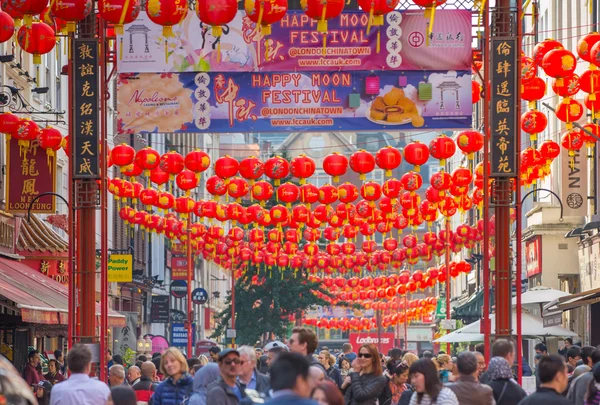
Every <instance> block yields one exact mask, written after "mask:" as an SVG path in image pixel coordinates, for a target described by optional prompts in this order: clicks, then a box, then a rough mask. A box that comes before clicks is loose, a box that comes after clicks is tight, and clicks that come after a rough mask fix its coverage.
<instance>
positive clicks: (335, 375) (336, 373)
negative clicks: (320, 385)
mask: <svg viewBox="0 0 600 405" xmlns="http://www.w3.org/2000/svg"><path fill="white" fill-rule="evenodd" d="M319 363H321V365H322V366H323V367H324V368H325V371H326V372H327V377H329V379H330V380H331V381H333V382H334V383H335V385H337V386H338V387H341V386H342V375H341V374H340V370H338V369H337V368H335V367H333V365H334V364H335V358H332V357H331V354H330V353H329V351H328V350H321V353H319Z"/></svg>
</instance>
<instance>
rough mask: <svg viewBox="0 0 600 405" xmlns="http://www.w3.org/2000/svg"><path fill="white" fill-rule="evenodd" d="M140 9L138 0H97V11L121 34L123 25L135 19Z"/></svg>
mask: <svg viewBox="0 0 600 405" xmlns="http://www.w3.org/2000/svg"><path fill="white" fill-rule="evenodd" d="M140 10H141V5H140V0H98V13H99V14H100V15H101V16H102V18H103V19H105V20H106V21H108V22H109V23H111V24H113V25H114V26H115V32H116V33H117V34H119V35H123V25H124V24H129V23H131V22H133V21H135V19H136V18H137V17H138V15H139V14H140Z"/></svg>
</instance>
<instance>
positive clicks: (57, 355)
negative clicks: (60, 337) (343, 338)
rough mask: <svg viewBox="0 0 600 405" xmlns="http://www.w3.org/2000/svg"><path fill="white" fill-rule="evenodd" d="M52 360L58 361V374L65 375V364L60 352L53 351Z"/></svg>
mask: <svg viewBox="0 0 600 405" xmlns="http://www.w3.org/2000/svg"><path fill="white" fill-rule="evenodd" d="M54 358H55V359H56V361H58V366H59V368H60V370H59V371H60V373H61V374H62V375H65V376H66V375H67V365H66V364H65V356H64V355H63V352H62V351H61V350H55V351H54Z"/></svg>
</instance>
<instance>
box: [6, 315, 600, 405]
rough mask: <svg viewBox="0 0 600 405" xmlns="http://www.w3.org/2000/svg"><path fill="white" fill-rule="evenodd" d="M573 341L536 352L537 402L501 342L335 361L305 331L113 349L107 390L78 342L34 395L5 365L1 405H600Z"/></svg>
mask: <svg viewBox="0 0 600 405" xmlns="http://www.w3.org/2000/svg"><path fill="white" fill-rule="evenodd" d="M565 343H566V344H568V345H569V347H567V348H566V350H563V351H562V352H561V353H559V354H557V355H550V354H548V349H547V348H546V346H545V345H544V344H538V345H537V346H536V347H535V350H536V358H535V363H536V364H535V378H536V380H537V384H536V386H537V389H536V391H535V392H534V393H533V394H531V395H527V393H526V392H525V390H524V389H523V388H522V387H521V386H520V385H519V384H517V382H516V380H515V375H514V373H515V367H514V365H515V348H514V345H513V343H512V342H511V341H508V340H503V339H499V340H496V341H495V342H494V344H493V345H492V347H491V359H490V361H489V363H487V364H486V361H485V357H484V355H483V353H482V352H481V351H482V349H481V348H476V351H464V352H462V353H459V354H458V355H457V356H456V357H451V356H450V355H448V354H447V353H444V352H439V353H437V354H436V355H435V356H434V354H433V353H431V352H430V351H424V352H422V353H420V355H419V356H417V355H416V354H414V353H411V352H408V351H403V350H400V349H392V350H391V351H389V352H388V353H387V356H384V355H383V354H382V353H379V352H378V350H377V347H376V346H375V345H373V344H363V345H362V346H360V347H359V348H358V350H357V351H356V352H355V351H354V348H353V347H352V345H350V344H348V343H347V344H344V346H343V350H342V351H341V352H340V353H336V354H333V353H334V352H333V351H330V350H329V349H328V348H327V347H321V348H320V350H319V344H318V339H317V336H316V335H315V333H314V332H313V331H312V330H311V329H307V328H301V327H298V328H294V330H293V333H292V335H291V338H290V339H289V341H288V342H287V344H284V343H283V342H279V341H275V342H271V343H269V344H268V345H267V346H265V347H264V348H255V347H250V346H241V347H239V348H235V349H233V348H227V349H223V350H221V348H219V347H216V346H215V347H212V348H211V349H210V350H209V352H208V353H207V355H201V356H199V357H190V358H186V357H185V356H184V354H183V353H182V352H181V351H180V350H179V349H177V348H169V349H167V350H166V351H164V352H163V353H156V354H154V355H153V356H152V358H151V359H148V358H147V357H146V356H139V357H138V359H137V362H136V364H135V365H132V366H130V367H126V365H125V364H123V359H122V358H121V357H120V356H118V355H115V356H114V357H113V356H112V354H111V353H110V352H108V353H107V361H108V365H109V368H108V384H105V383H104V382H101V381H100V380H98V378H97V377H96V370H94V369H93V364H92V354H91V352H90V349H89V348H88V347H87V346H85V345H81V344H76V345H74V346H73V347H72V348H71V349H70V350H69V352H68V355H67V359H66V362H65V359H64V358H63V355H62V353H60V352H58V351H57V352H56V353H55V359H53V360H51V361H49V362H48V370H49V371H48V373H47V374H45V375H42V374H41V371H40V367H39V365H40V354H39V353H38V352H36V351H32V352H31V353H29V362H28V364H27V365H26V367H25V369H24V371H23V373H22V377H23V379H22V380H21V383H22V384H23V386H24V387H29V388H30V392H29V393H28V394H29V395H30V397H29V396H27V395H24V394H23V395H14V393H13V395H12V396H9V393H7V392H6V390H7V387H10V386H9V385H7V384H6V383H3V381H2V376H3V368H2V364H3V363H1V362H0V404H2V405H4V404H13V403H14V404H31V405H35V401H36V400H37V402H38V403H39V404H40V405H76V404H77V405H105V404H111V405H112V404H114V405H146V404H148V405H249V404H256V403H260V404H262V403H266V404H270V405H288V404H289V405H458V404H460V405H494V404H495V405H538V404H539V405H568V404H570V405H600V350H599V349H596V348H594V347H591V346H589V347H583V348H580V347H578V346H574V345H573V344H572V342H571V341H567V342H565ZM477 349H479V350H480V351H478V350H477ZM67 371H68V373H69V376H68V378H67V377H66V372H67ZM528 372H531V373H533V371H532V370H531V369H530V368H529V369H528ZM23 392H24V391H21V393H23ZM34 397H35V398H36V399H33V400H32V398H34ZM6 398H13V399H15V398H17V399H19V400H20V401H21V402H17V401H16V400H15V401H13V402H8V401H6ZM3 400H4V401H3Z"/></svg>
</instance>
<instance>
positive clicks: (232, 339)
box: [231, 271, 235, 348]
mask: <svg viewBox="0 0 600 405" xmlns="http://www.w3.org/2000/svg"><path fill="white" fill-rule="evenodd" d="M231 329H234V330H235V274H234V272H233V271H232V272H231ZM231 347H233V348H235V338H231Z"/></svg>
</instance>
